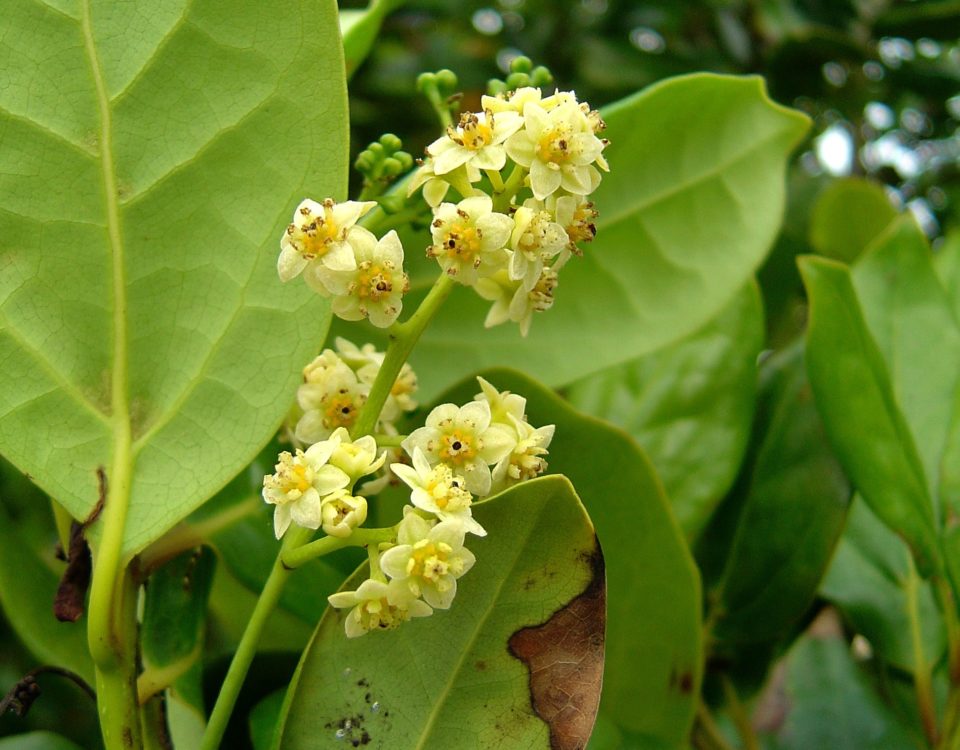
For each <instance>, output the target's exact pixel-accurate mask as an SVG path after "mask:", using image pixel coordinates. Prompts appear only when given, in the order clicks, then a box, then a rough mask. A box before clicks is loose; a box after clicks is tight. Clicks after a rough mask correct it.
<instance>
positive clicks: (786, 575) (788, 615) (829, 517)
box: [711, 347, 851, 649]
mask: <svg viewBox="0 0 960 750" xmlns="http://www.w3.org/2000/svg"><path fill="white" fill-rule="evenodd" d="M766 370H767V372H766V373H765V374H766V376H767V379H768V381H769V382H768V383H767V384H766V386H765V387H766V389H767V393H766V394H765V397H766V401H767V404H766V405H765V409H764V410H763V415H764V416H763V419H764V421H765V423H764V424H758V425H756V426H755V429H756V430H757V431H758V432H760V434H761V435H762V439H761V442H760V444H759V447H758V448H757V453H756V457H755V459H754V461H753V462H752V465H751V466H750V471H749V475H748V477H747V478H746V481H745V482H742V483H741V485H739V486H743V487H744V491H745V492H746V498H745V500H744V501H743V504H742V510H741V512H740V516H739V522H738V524H737V531H736V536H735V538H734V542H733V546H732V548H731V550H730V552H729V555H728V558H727V562H726V568H725V571H724V575H723V579H722V580H721V582H720V584H719V586H718V589H717V591H716V592H715V593H714V594H713V595H712V596H711V598H712V599H715V600H716V602H717V607H718V609H719V615H718V617H717V620H716V624H715V626H714V628H713V633H714V635H715V637H716V638H717V639H718V640H719V641H720V642H721V643H720V645H719V648H721V649H723V648H729V647H730V646H734V647H736V646H742V645H743V644H750V643H764V642H772V641H776V640H779V639H781V638H783V637H784V636H786V635H788V634H789V632H790V631H791V630H792V629H795V628H796V626H797V624H798V622H799V621H800V619H801V618H802V616H803V615H804V613H805V612H806V611H807V609H808V608H809V607H810V605H811V604H812V603H813V600H814V597H815V596H816V592H817V588H818V587H819V585H820V580H821V579H822V578H823V575H824V573H825V572H826V570H827V566H828V565H829V563H830V560H831V557H832V556H833V551H834V547H835V545H836V543H837V541H838V540H839V537H840V533H841V532H842V531H843V527H844V522H845V520H846V515H847V505H848V503H849V500H850V493H851V490H850V485H849V483H848V481H847V479H846V477H845V476H844V474H843V470H842V469H841V468H840V465H839V464H838V463H837V460H836V458H835V457H834V456H833V453H832V452H831V451H830V447H829V444H828V442H827V439H826V435H825V434H824V429H823V423H822V422H821V420H820V416H819V414H818V413H817V408H816V406H815V405H814V403H813V394H812V393H811V392H810V386H809V384H808V383H807V378H806V373H805V371H804V368H803V352H802V349H801V348H799V347H794V348H793V350H788V351H787V352H785V353H784V356H780V357H778V358H777V359H776V360H774V361H772V362H771V361H768V363H767V367H766Z"/></svg>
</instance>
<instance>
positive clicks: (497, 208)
mask: <svg viewBox="0 0 960 750" xmlns="http://www.w3.org/2000/svg"><path fill="white" fill-rule="evenodd" d="M482 106H483V112H480V113H474V112H466V113H464V114H463V115H462V116H461V118H460V122H459V124H458V125H456V126H450V127H448V128H447V132H446V133H445V134H444V135H443V136H442V137H440V138H438V139H437V140H436V141H434V142H433V143H431V144H430V145H429V146H428V147H427V157H428V158H427V160H426V161H425V162H424V163H423V164H422V165H421V167H420V168H419V169H418V170H417V172H416V173H415V175H414V177H413V179H412V181H411V182H410V186H409V191H410V194H413V193H414V192H415V191H416V190H417V189H419V188H421V187H422V188H423V196H424V199H425V200H426V201H427V203H429V204H430V205H431V206H432V207H433V222H432V223H431V235H432V244H431V245H430V246H429V247H428V248H427V255H428V256H430V257H432V258H435V259H436V260H437V262H438V263H439V265H440V268H441V269H443V271H444V272H446V273H447V274H449V275H451V276H453V277H454V279H456V280H457V281H458V282H460V283H461V284H464V285H466V286H470V287H473V288H474V290H475V291H476V292H477V294H479V295H480V296H481V297H483V298H484V299H486V300H489V301H490V302H492V303H493V305H492V306H491V308H490V312H489V314H488V315H487V319H486V325H487V327H490V326H494V325H498V324H500V323H504V322H506V321H508V320H510V321H513V322H515V323H518V324H519V326H520V332H521V333H522V334H523V335H526V334H527V332H528V330H529V328H530V322H531V318H532V315H533V313H534V312H541V311H544V310H547V309H549V308H550V307H551V306H552V305H553V295H554V290H555V289H556V287H557V275H558V273H559V271H560V269H561V268H562V267H563V266H564V265H565V264H566V263H567V261H568V260H569V259H570V257H571V256H572V255H580V254H581V250H580V248H579V243H583V242H589V241H590V240H592V239H593V237H594V235H595V234H596V226H595V223H594V220H595V219H596V216H597V212H596V210H595V209H594V207H593V204H592V203H591V202H590V201H589V195H590V194H591V193H592V192H593V191H594V190H596V189H597V186H598V185H599V184H600V178H601V175H600V170H603V171H607V170H608V166H607V162H606V160H605V159H604V157H603V153H602V152H603V149H604V148H605V147H606V145H607V141H606V140H604V139H602V138H600V137H598V135H597V134H598V133H599V132H601V131H602V130H603V128H604V127H605V126H604V123H603V120H602V119H601V118H600V116H599V114H598V113H597V112H596V111H593V110H591V109H590V107H589V105H587V104H585V103H581V102H578V101H577V97H576V95H575V94H574V93H573V92H559V91H558V92H556V93H555V94H553V95H552V96H548V97H543V96H542V94H541V92H540V89H537V88H532V87H524V88H519V89H517V90H516V91H514V92H512V93H510V94H509V95H501V96H485V97H483V99H482ZM505 175H506V177H505ZM484 177H485V178H486V180H484ZM451 187H452V188H453V189H454V190H455V191H456V192H458V193H459V194H460V198H461V199H460V200H459V201H458V202H456V203H454V202H444V199H445V198H446V197H447V194H448V192H449V190H450V188H451Z"/></svg>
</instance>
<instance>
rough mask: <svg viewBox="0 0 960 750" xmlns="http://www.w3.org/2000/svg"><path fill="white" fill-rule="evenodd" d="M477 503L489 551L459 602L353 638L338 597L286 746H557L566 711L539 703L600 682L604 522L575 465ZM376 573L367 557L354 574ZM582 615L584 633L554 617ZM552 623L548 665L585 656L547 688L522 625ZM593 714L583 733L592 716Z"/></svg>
mask: <svg viewBox="0 0 960 750" xmlns="http://www.w3.org/2000/svg"><path fill="white" fill-rule="evenodd" d="M475 516H476V518H477V520H479V521H480V523H481V524H483V526H484V527H485V528H486V529H487V531H488V533H489V535H488V536H487V537H485V538H483V539H472V538H471V539H470V541H469V546H470V548H471V549H472V550H473V551H474V552H475V554H476V556H477V563H476V565H475V566H474V567H473V569H472V570H471V571H470V573H469V574H468V577H465V578H463V579H462V580H461V581H460V586H459V588H458V593H457V598H456V600H455V601H454V603H453V606H452V607H451V608H450V610H448V611H437V612H435V613H434V614H433V616H431V617H429V618H427V619H424V620H417V621H413V622H411V623H408V624H406V625H404V626H403V627H401V628H400V629H399V630H397V631H388V632H383V633H372V634H368V635H367V636H364V637H363V638H360V639H355V640H348V639H347V638H346V636H345V634H344V632H343V619H344V616H345V612H338V611H334V610H332V609H331V610H328V611H327V613H326V614H325V615H324V617H323V619H322V620H321V621H320V625H319V626H318V628H317V632H316V634H315V636H314V638H313V640H312V641H311V644H310V646H309V647H308V648H307V651H306V652H305V653H304V657H303V659H302V661H301V663H300V667H299V668H298V676H297V678H295V680H294V682H293V685H292V687H291V694H290V695H288V698H287V704H288V710H287V712H286V720H285V722H284V725H283V728H282V733H281V735H280V736H277V737H275V740H274V743H275V746H279V747H283V748H284V750H288V749H289V750H296V748H301V747H302V748H307V747H310V748H315V747H337V746H338V745H342V744H351V743H353V742H354V741H355V740H357V741H359V744H367V743H374V744H380V745H382V746H384V747H390V748H396V750H405V748H420V747H458V748H465V749H466V748H488V747H495V746H498V744H499V746H511V747H529V748H535V747H542V748H549V747H556V746H557V745H555V744H552V743H551V735H554V734H555V733H556V732H558V731H560V728H561V726H562V722H558V723H557V724H556V725H554V724H553V723H551V725H550V726H548V723H547V722H546V721H545V720H544V719H541V718H539V717H538V715H537V714H536V713H535V712H534V706H535V705H536V706H540V707H541V708H542V707H543V706H544V703H543V701H547V702H550V701H551V700H556V699H558V698H560V697H561V696H563V695H564V691H570V692H571V693H574V694H575V695H576V694H577V693H579V692H580V691H585V692H586V694H587V695H591V696H596V694H598V693H599V690H600V684H599V678H600V675H601V672H600V671H598V670H602V666H601V665H602V660H603V635H602V633H603V614H604V612H603V597H604V593H605V583H604V575H603V558H602V555H601V553H600V550H599V546H598V545H597V539H596V536H595V534H594V530H593V526H592V525H591V524H590V520H589V518H588V517H587V515H586V512H585V511H584V509H583V506H582V505H581V504H580V502H579V501H578V499H577V496H576V494H575V492H574V491H573V487H572V486H571V485H570V483H569V482H568V481H567V480H566V479H564V478H563V477H545V478H543V479H538V480H535V481H532V482H529V483H526V484H523V485H519V486H517V487H515V488H513V489H511V490H509V491H507V492H505V493H503V494H501V495H499V496H498V497H497V498H495V499H493V500H491V501H489V502H487V503H484V504H482V505H478V506H477V508H476V513H475ZM367 575H368V571H367V568H366V566H364V567H363V568H361V569H360V570H359V571H358V573H357V575H355V576H354V577H353V578H351V579H350V581H348V583H347V584H346V588H348V589H353V588H356V586H357V585H358V584H359V583H360V582H361V581H362V580H364V578H366V577H367ZM571 616H573V618H574V619H573V621H577V622H579V627H578V628H577V631H578V632H577V633H571V632H570V631H566V630H565V631H563V632H556V631H555V630H553V629H552V627H551V626H552V624H553V623H559V622H561V621H562V620H567V618H568V617H571ZM544 624H547V629H546V630H541V631H540V636H539V637H540V639H541V640H540V641H539V644H538V655H539V656H540V657H543V658H544V659H545V662H544V664H545V665H549V664H550V663H551V662H552V661H556V660H558V659H559V660H563V659H574V660H578V661H579V660H581V659H582V664H581V666H580V667H578V669H576V670H573V671H572V672H571V671H569V670H567V676H566V677H565V678H563V679H560V680H557V681H556V682H555V683H553V684H549V683H548V685H549V686H548V687H547V688H545V689H544V688H541V687H539V686H538V683H537V680H536V679H535V678H534V676H533V675H532V674H531V671H530V668H528V666H527V664H526V663H525V662H524V661H521V660H520V659H519V658H517V657H516V656H514V655H513V654H515V653H522V652H523V650H522V648H521V647H519V646H518V642H519V641H518V639H520V638H523V637H524V636H523V635H522V634H523V632H524V630H525V629H528V628H539V626H541V625H544ZM567 624H568V625H569V624H570V622H568V623H567ZM581 628H582V629H581ZM526 632H529V631H526ZM597 659H599V660H600V664H598V663H597V661H596V660H597ZM536 663H538V664H539V660H538V661H537V662H536ZM547 668H549V667H548V666H547ZM581 669H582V672H581ZM591 675H592V676H591ZM567 680H570V681H569V682H568V681H567ZM582 697H583V696H582V695H577V698H582ZM566 698H567V699H574V696H573V695H570V694H567V695H566ZM594 700H595V697H594ZM563 702H564V701H563V700H562V699H561V706H559V707H561V708H562V704H563ZM594 706H596V703H594ZM568 710H569V709H568ZM587 718H588V719H589V723H588V724H587V725H586V727H585V729H586V735H585V736H582V742H581V743H580V745H579V746H582V745H583V744H584V743H585V740H586V737H588V736H589V731H590V728H592V725H593V716H592V715H591V716H588V717H587ZM571 746H572V745H571Z"/></svg>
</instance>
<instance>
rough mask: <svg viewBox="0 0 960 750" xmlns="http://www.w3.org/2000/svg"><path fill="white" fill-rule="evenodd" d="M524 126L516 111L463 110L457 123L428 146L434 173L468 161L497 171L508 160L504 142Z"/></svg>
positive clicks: (445, 171)
mask: <svg viewBox="0 0 960 750" xmlns="http://www.w3.org/2000/svg"><path fill="white" fill-rule="evenodd" d="M522 126H523V118H521V117H520V115H519V113H517V112H510V111H504V112H500V113H498V114H497V115H494V114H493V112H491V111H486V112H480V113H474V112H464V113H463V114H462V115H461V116H460V123H459V125H457V126H456V127H454V126H452V125H451V126H450V127H448V128H447V132H446V134H445V135H443V136H442V137H440V138H438V139H437V140H435V141H434V142H433V143H431V144H430V145H429V146H427V154H428V155H429V156H431V157H432V158H433V173H434V174H435V175H437V176H439V175H444V174H447V173H448V172H452V171H453V170H454V169H456V168H457V167H462V166H464V165H466V164H469V165H470V166H471V167H473V168H474V169H492V170H495V171H497V172H499V171H500V170H501V169H503V165H504V164H506V163H507V152H506V151H505V150H504V148H503V142H504V141H505V140H507V138H509V137H510V136H511V135H513V134H514V133H516V132H517V131H518V130H519V129H520V128H521V127H522Z"/></svg>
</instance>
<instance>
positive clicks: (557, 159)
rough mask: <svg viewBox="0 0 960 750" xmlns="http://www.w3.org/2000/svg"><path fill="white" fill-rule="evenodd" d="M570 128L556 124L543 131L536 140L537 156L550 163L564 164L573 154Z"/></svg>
mask: <svg viewBox="0 0 960 750" xmlns="http://www.w3.org/2000/svg"><path fill="white" fill-rule="evenodd" d="M571 135H573V134H572V133H571V132H570V128H568V127H565V126H562V125H561V126H557V127H555V128H553V129H552V130H547V131H545V132H544V133H543V134H542V135H541V136H540V140H538V141H537V158H538V159H539V160H540V161H544V162H547V163H550V164H564V163H566V162H568V161H570V158H571V157H572V156H573V151H572V149H573V144H572V143H571V140H570V136H571Z"/></svg>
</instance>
